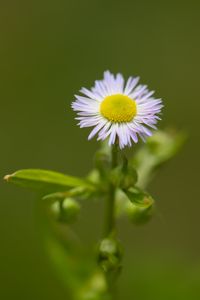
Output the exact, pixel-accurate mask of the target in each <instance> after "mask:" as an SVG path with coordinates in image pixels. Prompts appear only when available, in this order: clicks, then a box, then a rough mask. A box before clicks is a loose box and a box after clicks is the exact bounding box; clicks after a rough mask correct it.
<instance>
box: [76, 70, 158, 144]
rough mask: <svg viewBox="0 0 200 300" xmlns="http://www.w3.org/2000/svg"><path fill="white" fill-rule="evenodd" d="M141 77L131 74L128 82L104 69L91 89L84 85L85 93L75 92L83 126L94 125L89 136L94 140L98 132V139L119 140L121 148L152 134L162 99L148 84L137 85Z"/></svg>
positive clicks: (83, 90) (110, 142)
mask: <svg viewBox="0 0 200 300" xmlns="http://www.w3.org/2000/svg"><path fill="white" fill-rule="evenodd" d="M138 81H139V77H129V79H128V80H127V82H126V83H125V80H124V78H123V76H122V75H121V74H117V75H116V76H114V75H113V74H112V73H110V72H109V71H106V72H104V78H103V80H97V81H95V84H94V87H92V88H91V90H88V89H86V88H82V89H81V90H80V92H81V93H82V94H83V96H79V95H75V97H76V100H75V101H74V102H73V103H72V108H73V110H74V111H76V112H77V114H78V117H77V118H76V119H77V120H79V124H78V125H80V127H81V128H82V127H94V128H93V130H92V131H91V133H90V134H89V136H88V139H89V140H90V139H91V138H93V137H94V136H95V135H96V134H97V135H98V138H97V140H105V139H106V138H108V137H109V145H112V144H114V143H115V141H116V140H118V142H119V146H120V148H121V149H122V148H124V147H125V146H131V145H132V142H134V143H137V142H138V136H139V137H140V138H141V139H142V140H144V141H145V138H146V137H148V136H151V135H152V132H151V130H150V128H152V129H156V126H155V124H156V123H157V121H158V120H160V117H159V116H158V115H159V114H160V111H161V108H162V107H163V105H162V100H161V99H155V98H154V97H152V95H153V94H154V91H149V90H148V89H147V86H146V85H137V84H138Z"/></svg>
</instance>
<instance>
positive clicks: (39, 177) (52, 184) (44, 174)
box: [4, 169, 91, 192]
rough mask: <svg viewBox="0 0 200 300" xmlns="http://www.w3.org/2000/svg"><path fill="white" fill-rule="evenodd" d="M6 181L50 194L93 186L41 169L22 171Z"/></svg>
mask: <svg viewBox="0 0 200 300" xmlns="http://www.w3.org/2000/svg"><path fill="white" fill-rule="evenodd" d="M4 179H5V180H6V181H8V182H11V183H14V184H17V185H20V186H22V187H27V188H31V189H35V190H44V191H48V192H56V191H66V190H67V189H69V188H72V187H80V186H85V187H88V188H91V184H90V183H88V182H87V181H86V180H84V179H80V178H77V177H73V176H69V175H65V174H62V173H58V172H54V171H48V170H40V169H24V170H20V171H17V172H15V173H13V174H11V175H6V176H5V177H4Z"/></svg>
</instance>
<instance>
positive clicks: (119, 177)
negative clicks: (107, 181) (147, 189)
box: [110, 166, 137, 190]
mask: <svg viewBox="0 0 200 300" xmlns="http://www.w3.org/2000/svg"><path fill="white" fill-rule="evenodd" d="M110 178H111V182H112V183H113V185H114V186H117V187H120V188H121V189H122V190H127V189H129V188H130V187H133V186H134V185H135V184H136V182H137V172H136V170H135V169H134V168H133V167H131V166H127V167H126V168H124V167H123V166H118V167H116V168H115V169H113V170H112V171H111V174H110Z"/></svg>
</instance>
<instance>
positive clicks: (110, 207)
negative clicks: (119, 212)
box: [105, 144, 118, 236]
mask: <svg viewBox="0 0 200 300" xmlns="http://www.w3.org/2000/svg"><path fill="white" fill-rule="evenodd" d="M117 152H118V146H117V144H114V145H113V146H112V150H111V169H114V168H115V167H116V166H117V161H118V159H117V158H118V155H117ZM114 229H115V186H114V185H113V184H112V183H111V184H110V189H109V194H108V198H107V208H106V220H105V235H106V236H109V235H110V234H112V233H113V231H114Z"/></svg>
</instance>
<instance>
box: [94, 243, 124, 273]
mask: <svg viewBox="0 0 200 300" xmlns="http://www.w3.org/2000/svg"><path fill="white" fill-rule="evenodd" d="M121 257H122V247H121V245H120V243H119V242H118V241H116V240H115V239H113V238H106V239H104V240H102V241H101V243H100V246H99V254H98V262H99V265H100V266H101V267H102V269H103V270H104V271H105V272H109V271H113V270H117V269H119V266H120V262H121Z"/></svg>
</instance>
